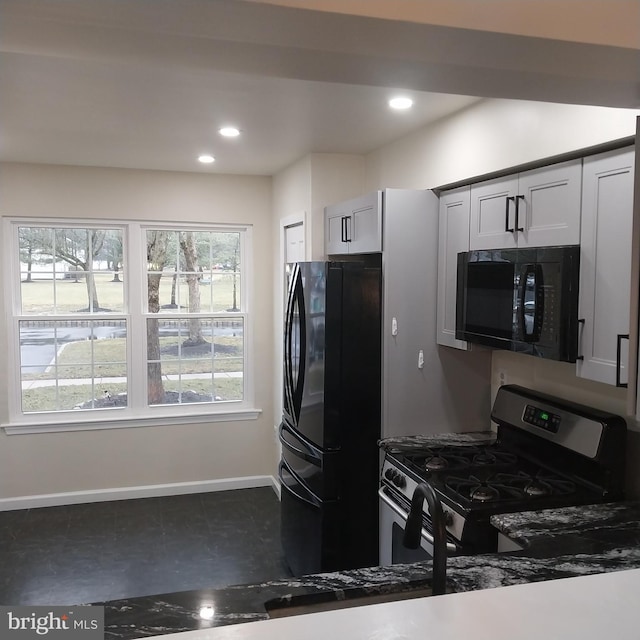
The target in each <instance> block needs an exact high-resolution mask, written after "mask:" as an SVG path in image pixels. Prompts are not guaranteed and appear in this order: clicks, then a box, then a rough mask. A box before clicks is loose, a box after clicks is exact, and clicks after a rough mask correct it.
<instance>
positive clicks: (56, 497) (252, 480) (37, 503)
mask: <svg viewBox="0 0 640 640" xmlns="http://www.w3.org/2000/svg"><path fill="white" fill-rule="evenodd" d="M255 487H271V488H272V489H273V490H274V491H275V492H276V494H277V495H278V499H279V498H280V485H279V483H278V482H276V479H275V478H274V477H273V476H245V477H242V478H224V479H222V480H203V481H197V482H175V483H171V484H153V485H146V486H141V487H119V488H115V489H92V490H89V491H69V492H66V493H48V494H43V495H36V496H20V497H17V498H0V511H14V510H16V509H36V508H38V507H54V506H60V505H66V504H81V503H85V502H107V501H109V500H130V499H132V498H153V497H157V496H177V495H184V494H188V493H208V492H210V491H230V490H232V489H252V488H255Z"/></svg>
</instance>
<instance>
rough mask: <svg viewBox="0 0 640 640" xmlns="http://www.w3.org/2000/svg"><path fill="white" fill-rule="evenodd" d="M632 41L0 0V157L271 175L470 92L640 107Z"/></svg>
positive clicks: (215, 10) (242, 7) (217, 0)
mask: <svg viewBox="0 0 640 640" xmlns="http://www.w3.org/2000/svg"><path fill="white" fill-rule="evenodd" d="M585 47H591V48H590V49H587V48H585ZM594 47H595V48H594ZM541 52H543V53H541ZM593 52H595V53H597V58H592V59H591V60H589V61H588V63H587V61H586V59H585V56H586V55H587V53H593ZM637 54H638V52H637V51H635V50H630V49H620V48H614V47H599V46H594V45H584V44H568V43H563V42H558V41H550V40H547V41H542V40H540V39H536V38H522V37H517V36H505V35H502V34H501V35H495V34H486V33H479V32H475V31H468V30H463V29H452V28H450V27H434V26H432V25H416V24H411V23H407V22H397V21H394V22H390V21H388V20H381V19H370V18H363V17H356V16H342V15H337V14H328V13H319V12H315V11H305V10H297V9H290V8H282V7H274V6H267V5H264V4H260V3H258V4H256V3H245V2H241V1H240V0H127V1H126V2H123V1H122V0H0V160H5V161H17V162H45V163H62V164H74V165H90V166H106V167H126V168H143V169H163V170H176V171H207V172H216V173H246V174H261V175H272V174H274V173H276V172H277V171H279V170H281V169H283V168H284V167H286V166H288V165H289V164H291V163H292V162H294V161H295V160H297V159H299V158H301V157H303V156H304V155H306V154H307V153H310V152H336V153H356V154H363V153H367V152H370V151H372V150H374V149H376V148H378V147H379V146H381V145H383V144H385V143H387V142H389V141H391V140H393V139H396V138H399V137H401V136H404V135H407V134H409V133H410V132H411V131H413V130H415V129H417V128H419V127H421V126H423V125H425V124H426V123H429V122H432V121H434V120H437V119H439V118H441V117H443V116H445V115H447V114H449V113H452V112H455V111H457V110H459V109H462V108H464V107H466V106H467V105H469V104H470V103H472V102H473V101H475V100H477V98H474V97H469V96H470V95H471V96H474V95H475V96H492V97H511V98H525V99H544V100H554V101H565V102H580V103H582V102H583V103H586V104H603V105H609V106H628V107H638V106H640V74H638V73H637V71H638V70H640V64H639V60H640V58H638V55H637ZM398 89H405V92H406V93H408V94H410V95H411V96H412V97H414V99H415V101H416V104H415V107H414V108H413V109H412V110H411V111H410V112H403V113H396V112H392V111H390V110H389V109H388V108H387V106H386V101H387V99H388V98H389V97H390V96H391V95H392V94H394V93H396V90H398ZM226 124H233V125H235V126H237V127H239V128H240V129H241V130H242V136H241V137H240V138H239V139H234V140H229V139H223V138H220V137H219V136H218V135H217V133H216V131H217V129H218V127H220V126H223V125H226ZM204 152H209V153H212V154H213V155H215V156H216V158H217V161H216V163H215V164H213V165H210V166H206V167H205V166H203V165H200V164H199V163H198V162H197V160H196V157H197V156H198V155H199V154H200V153H204Z"/></svg>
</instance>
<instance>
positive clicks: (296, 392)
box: [290, 265, 307, 421]
mask: <svg viewBox="0 0 640 640" xmlns="http://www.w3.org/2000/svg"><path fill="white" fill-rule="evenodd" d="M296 266H297V270H296V272H295V282H294V284H293V296H294V298H295V300H296V301H297V303H298V327H299V331H300V336H299V339H300V344H299V345H298V348H299V362H298V368H297V374H298V375H297V379H296V380H295V381H294V379H293V371H292V372H291V382H292V385H291V395H292V404H293V413H294V418H295V420H296V421H297V420H298V419H299V418H300V409H301V407H302V394H303V392H304V372H305V368H306V363H307V323H306V315H307V312H306V308H305V304H304V287H303V284H302V272H301V271H300V268H299V267H298V265H296ZM291 306H292V309H293V307H294V306H295V304H292V305H291ZM292 318H293V311H292ZM291 326H292V329H291V334H293V322H292V323H291ZM290 366H291V368H292V369H293V363H292V362H291V360H290Z"/></svg>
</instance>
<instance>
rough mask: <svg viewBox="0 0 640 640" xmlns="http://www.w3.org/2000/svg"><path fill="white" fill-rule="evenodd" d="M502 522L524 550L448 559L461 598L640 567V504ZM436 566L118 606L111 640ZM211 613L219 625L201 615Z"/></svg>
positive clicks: (111, 610) (379, 583) (380, 588)
mask: <svg viewBox="0 0 640 640" xmlns="http://www.w3.org/2000/svg"><path fill="white" fill-rule="evenodd" d="M493 438H494V434H493V433H492V432H474V433H472V434H446V435H444V436H430V437H429V436H412V437H407V438H388V439H385V440H382V441H381V442H380V446H381V447H382V448H383V449H385V450H392V449H405V450H406V449H407V448H419V447H420V446H425V445H427V444H431V445H434V444H437V445H440V444H445V445H446V444H452V443H454V442H455V443H456V444H460V443H466V442H468V443H469V444H475V443H478V442H486V441H490V440H491V439H493ZM491 522H492V524H493V525H494V526H495V527H496V528H497V529H498V530H499V531H500V532H501V533H502V534H503V535H505V536H506V537H507V538H509V539H510V540H511V541H513V542H514V543H516V544H517V545H519V546H520V547H522V549H521V550H518V551H511V552H508V553H500V554H498V553H495V554H485V555H476V556H456V557H451V558H449V559H448V561H447V584H448V588H449V589H450V590H452V591H456V592H461V591H473V590H478V589H489V588H493V587H501V586H507V585H513V584H522V583H527V582H539V581H544V580H554V579H558V578H565V577H571V576H579V575H587V574H593V573H602V572H608V571H620V570H624V569H635V568H640V502H623V503H615V504H605V505H602V504H600V505H587V506H582V507H569V508H562V509H548V510H544V511H529V512H522V513H510V514H505V515H496V516H493V517H492V518H491ZM430 577H431V563H430V562H420V563H414V564H405V565H394V566H392V567H372V568H368V569H358V570H352V571H341V572H335V573H325V574H319V575H312V576H304V577H302V578H292V579H289V580H278V581H272V582H265V583H262V584H256V585H238V586H232V587H228V588H225V589H211V590H206V589H201V590H197V591H185V592H181V593H173V594H162V595H157V596H145V597H140V598H131V599H128V600H118V601H113V602H107V603H100V604H104V605H105V638H106V639H107V640H115V639H116V638H119V639H123V640H126V639H129V638H141V637H149V636H155V635H161V634H166V633H177V632H182V631H190V630H195V629H203V628H209V627H217V626H223V625H230V624H239V623H242V622H251V621H256V620H264V619H266V618H268V617H269V613H268V610H270V609H283V608H286V607H295V606H296V605H311V604H319V603H329V602H340V601H345V600H350V599H353V598H358V597H361V596H380V595H385V594H390V593H391V594H396V593H397V594H398V597H402V595H403V593H406V592H410V591H415V590H419V589H424V588H427V587H428V586H429V584H430ZM203 607H211V608H212V609H208V611H213V619H211V620H209V619H206V618H203V617H202V616H201V615H200V612H201V609H202V608H203Z"/></svg>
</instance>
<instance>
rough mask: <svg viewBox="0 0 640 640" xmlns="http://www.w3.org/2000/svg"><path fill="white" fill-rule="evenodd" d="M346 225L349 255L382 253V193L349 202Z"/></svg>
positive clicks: (378, 192) (377, 192)
mask: <svg viewBox="0 0 640 640" xmlns="http://www.w3.org/2000/svg"><path fill="white" fill-rule="evenodd" d="M350 209H351V210H350V213H349V218H348V219H347V221H346V225H347V242H348V243H349V253H373V252H377V251H382V192H381V191H376V192H375V193H371V194H368V195H366V196H363V197H362V198H357V199H355V200H352V201H351V208H350Z"/></svg>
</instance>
